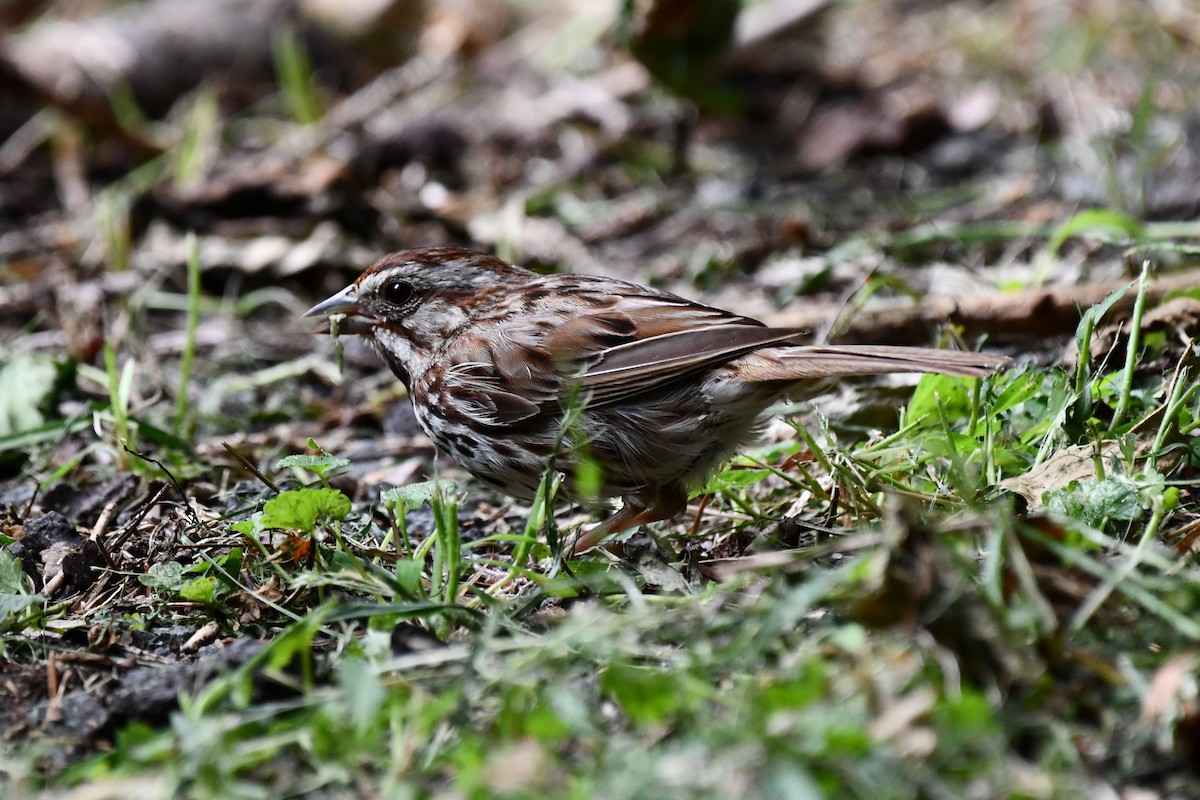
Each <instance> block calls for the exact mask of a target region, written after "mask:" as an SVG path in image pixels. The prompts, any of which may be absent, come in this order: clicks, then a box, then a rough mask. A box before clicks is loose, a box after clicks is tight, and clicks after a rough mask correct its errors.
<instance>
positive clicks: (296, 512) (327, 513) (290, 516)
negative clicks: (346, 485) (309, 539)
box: [260, 489, 350, 533]
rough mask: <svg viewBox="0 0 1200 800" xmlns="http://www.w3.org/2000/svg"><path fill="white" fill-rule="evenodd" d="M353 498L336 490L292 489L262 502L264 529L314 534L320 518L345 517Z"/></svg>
mask: <svg viewBox="0 0 1200 800" xmlns="http://www.w3.org/2000/svg"><path fill="white" fill-rule="evenodd" d="M349 513H350V498H349V497H346V495H344V494H342V493H341V492H340V491H338V490H337V489H289V490H287V491H285V492H280V493H279V494H278V495H276V496H275V497H272V498H271V499H270V500H268V501H267V502H266V503H264V504H263V510H262V522H261V523H260V525H261V528H262V529H263V530H299V531H304V532H305V533H312V532H313V529H314V528H315V527H316V524H317V520H318V519H332V520H340V519H344V518H345V517H346V515H347V514H349Z"/></svg>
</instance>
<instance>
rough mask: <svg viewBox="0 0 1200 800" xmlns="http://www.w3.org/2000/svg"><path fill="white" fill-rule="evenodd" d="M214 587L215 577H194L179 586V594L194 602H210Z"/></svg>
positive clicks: (215, 586)
mask: <svg viewBox="0 0 1200 800" xmlns="http://www.w3.org/2000/svg"><path fill="white" fill-rule="evenodd" d="M216 589H217V579H216V578H212V577H208V578H195V579H194V580H190V581H188V582H187V583H185V584H183V586H180V587H179V596H180V597H181V598H183V599H184V600H191V601H192V602H194V603H211V602H212V599H213V593H214V592H215V591H216Z"/></svg>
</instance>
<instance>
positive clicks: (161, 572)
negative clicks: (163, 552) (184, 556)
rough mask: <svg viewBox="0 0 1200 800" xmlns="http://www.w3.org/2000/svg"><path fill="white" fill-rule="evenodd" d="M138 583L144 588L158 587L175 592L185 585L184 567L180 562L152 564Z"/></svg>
mask: <svg viewBox="0 0 1200 800" xmlns="http://www.w3.org/2000/svg"><path fill="white" fill-rule="evenodd" d="M138 581H140V582H141V584H142V585H143V586H156V587H158V588H161V589H169V590H170V591H172V592H173V591H175V590H177V589H178V588H179V587H181V586H182V585H183V565H182V564H180V563H179V562H178V561H168V562H166V563H165V564H151V565H150V569H148V570H146V574H145V575H139V576H138Z"/></svg>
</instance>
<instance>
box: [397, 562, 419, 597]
mask: <svg viewBox="0 0 1200 800" xmlns="http://www.w3.org/2000/svg"><path fill="white" fill-rule="evenodd" d="M424 569H425V564H424V563H422V562H420V561H416V560H414V559H411V558H402V559H400V560H399V561H397V562H396V581H397V582H398V583H399V584H400V588H401V589H403V590H404V593H405V594H408V595H414V596H415V595H416V594H417V593H418V590H419V589H420V588H421V572H422V571H423V570H424Z"/></svg>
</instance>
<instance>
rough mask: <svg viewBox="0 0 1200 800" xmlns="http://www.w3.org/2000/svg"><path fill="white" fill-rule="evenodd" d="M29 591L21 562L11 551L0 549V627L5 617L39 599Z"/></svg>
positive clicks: (38, 596) (39, 597)
mask: <svg viewBox="0 0 1200 800" xmlns="http://www.w3.org/2000/svg"><path fill="white" fill-rule="evenodd" d="M41 599H42V598H41V596H40V595H36V594H33V593H32V592H30V591H29V582H28V580H26V578H25V572H24V571H23V570H22V569H21V562H20V561H19V560H18V559H17V558H16V557H15V556H14V555H12V554H11V553H6V552H4V551H0V627H3V624H4V622H5V621H6V618H7V617H9V616H12V615H13V614H17V613H19V612H20V611H23V610H24V609H26V608H28V607H29V606H31V605H33V604H34V603H37V602H39V601H40V600H41Z"/></svg>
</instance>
